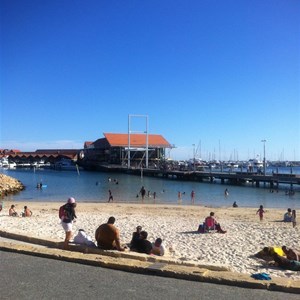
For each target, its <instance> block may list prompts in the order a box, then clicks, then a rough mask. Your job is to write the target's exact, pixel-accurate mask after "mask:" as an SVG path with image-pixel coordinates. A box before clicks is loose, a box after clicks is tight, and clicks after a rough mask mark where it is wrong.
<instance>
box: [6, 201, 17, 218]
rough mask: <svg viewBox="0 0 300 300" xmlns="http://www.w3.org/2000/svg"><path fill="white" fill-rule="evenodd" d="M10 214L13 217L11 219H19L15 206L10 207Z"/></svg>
mask: <svg viewBox="0 0 300 300" xmlns="http://www.w3.org/2000/svg"><path fill="white" fill-rule="evenodd" d="M8 214H9V215H10V216H11V217H17V216H18V213H17V212H16V211H15V205H13V204H12V205H11V206H10V209H9V210H8Z"/></svg>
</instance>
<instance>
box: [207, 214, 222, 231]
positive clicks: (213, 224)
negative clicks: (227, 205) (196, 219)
mask: <svg viewBox="0 0 300 300" xmlns="http://www.w3.org/2000/svg"><path fill="white" fill-rule="evenodd" d="M204 230H205V231H209V230H217V232H219V233H226V231H224V230H223V229H222V228H221V225H220V223H218V222H217V220H216V219H215V213H214V212H211V213H210V214H209V216H208V217H206V218H205V221H204Z"/></svg>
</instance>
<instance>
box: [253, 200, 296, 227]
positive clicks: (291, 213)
mask: <svg viewBox="0 0 300 300" xmlns="http://www.w3.org/2000/svg"><path fill="white" fill-rule="evenodd" d="M264 213H265V210H264V206H263V205H260V206H259V209H258V210H257V212H256V214H258V215H259V219H260V221H263V219H264ZM283 222H291V223H292V224H293V227H296V224H297V222H296V210H295V209H293V210H291V209H290V208H288V209H287V212H286V213H285V214H284V215H283Z"/></svg>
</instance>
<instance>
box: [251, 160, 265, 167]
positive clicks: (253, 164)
mask: <svg viewBox="0 0 300 300" xmlns="http://www.w3.org/2000/svg"><path fill="white" fill-rule="evenodd" d="M263 166H264V163H263V162H262V161H261V160H259V159H257V158H254V159H249V160H248V167H255V168H263Z"/></svg>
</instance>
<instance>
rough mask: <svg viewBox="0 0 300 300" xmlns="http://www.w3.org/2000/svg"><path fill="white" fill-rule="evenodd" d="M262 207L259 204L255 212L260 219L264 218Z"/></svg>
mask: <svg viewBox="0 0 300 300" xmlns="http://www.w3.org/2000/svg"><path fill="white" fill-rule="evenodd" d="M264 212H265V211H264V207H263V206H262V205H261V206H260V207H259V209H258V211H257V212H256V214H258V215H259V219H260V220H261V221H262V220H263V218H264Z"/></svg>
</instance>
